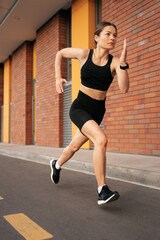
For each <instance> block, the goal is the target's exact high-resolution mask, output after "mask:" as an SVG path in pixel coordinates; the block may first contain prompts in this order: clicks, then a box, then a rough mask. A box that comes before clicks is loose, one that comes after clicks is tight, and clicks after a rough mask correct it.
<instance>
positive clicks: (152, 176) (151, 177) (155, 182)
mask: <svg viewBox="0 0 160 240" xmlns="http://www.w3.org/2000/svg"><path fill="white" fill-rule="evenodd" d="M0 154H1V155H5V156H8V157H11V158H18V159H22V160H27V161H31V162H34V163H41V164H45V165H49V161H50V160H51V159H53V158H54V157H53V156H52V157H51V156H46V155H38V154H34V153H28V152H27V153H26V152H20V151H19V152H18V151H14V150H4V151H2V150H0ZM55 159H56V157H55ZM63 168H64V169H68V170H72V171H78V172H81V173H86V174H92V175H94V170H93V164H92V163H88V162H83V161H82V162H80V161H77V160H74V159H71V160H70V161H68V162H67V163H65V165H64V166H63ZM107 178H111V179H115V180H119V181H124V182H127V183H133V184H136V185H140V186H144V187H149V188H153V189H157V190H160V177H159V173H158V172H154V171H148V170H142V169H136V168H127V167H125V166H123V167H122V166H115V165H111V164H110V165H108V166H107Z"/></svg>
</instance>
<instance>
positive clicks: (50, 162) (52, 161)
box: [50, 159, 54, 183]
mask: <svg viewBox="0 0 160 240" xmlns="http://www.w3.org/2000/svg"><path fill="white" fill-rule="evenodd" d="M53 161H54V159H52V160H51V161H50V167H51V181H52V182H53V183H54V181H53V179H52V176H53V167H52V163H53Z"/></svg>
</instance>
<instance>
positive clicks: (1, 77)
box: [0, 64, 4, 141]
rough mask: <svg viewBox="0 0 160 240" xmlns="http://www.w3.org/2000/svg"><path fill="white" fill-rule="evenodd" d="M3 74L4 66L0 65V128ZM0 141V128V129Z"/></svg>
mask: <svg viewBox="0 0 160 240" xmlns="http://www.w3.org/2000/svg"><path fill="white" fill-rule="evenodd" d="M3 74H4V65H3V64H0V126H1V124H2V123H1V119H2V116H1V107H2V106H3V76H4V75H3ZM0 141H1V127H0Z"/></svg>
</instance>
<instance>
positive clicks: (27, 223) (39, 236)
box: [4, 213, 53, 240]
mask: <svg viewBox="0 0 160 240" xmlns="http://www.w3.org/2000/svg"><path fill="white" fill-rule="evenodd" d="M4 218H5V219H6V221H7V222H9V223H10V224H11V225H12V227H14V228H15V229H16V230H17V232H18V233H19V234H21V235H22V236H23V237H24V238H25V239H27V240H35V239H36V240H44V239H51V238H53V235H51V234H50V233H48V232H46V231H45V230H44V229H43V228H41V227H40V226H39V225H38V224H37V223H35V222H33V221H32V220H31V219H30V218H29V217H27V216H26V215H25V214H24V213H17V214H12V215H6V216H4Z"/></svg>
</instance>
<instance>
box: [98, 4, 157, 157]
mask: <svg viewBox="0 0 160 240" xmlns="http://www.w3.org/2000/svg"><path fill="white" fill-rule="evenodd" d="M159 8H160V3H159V1H156V0H150V1H148V0H140V1H134V0H129V1H124V0H122V1H118V0H117V1H116V0H115V1H108V0H102V19H103V20H105V21H110V22H113V23H115V24H116V25H117V27H118V39H117V45H116V48H115V50H114V52H113V55H115V56H116V55H117V56H119V55H120V53H121V50H122V46H123V39H124V38H127V45H128V57H127V61H128V62H129V64H130V69H129V71H128V72H129V76H130V89H129V92H128V93H127V94H122V93H121V92H120V90H119V88H118V84H117V79H116V78H115V80H114V82H113V84H112V85H111V87H110V89H109V91H108V95H107V103H106V109H107V111H106V115H105V119H104V130H105V132H106V133H107V135H108V137H109V144H108V150H110V151H118V152H129V153H142V154H155V155H160V67H159V66H160V57H159V56H160V37H159V32H160V23H159Z"/></svg>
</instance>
